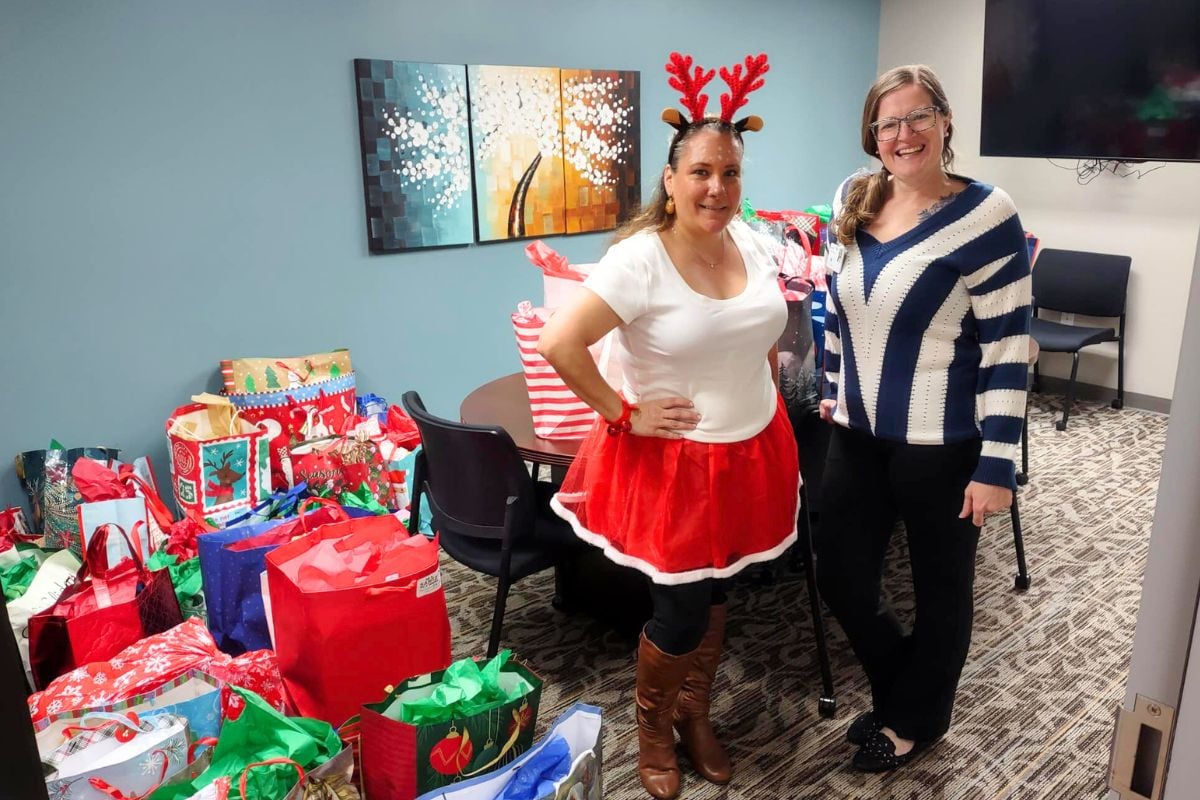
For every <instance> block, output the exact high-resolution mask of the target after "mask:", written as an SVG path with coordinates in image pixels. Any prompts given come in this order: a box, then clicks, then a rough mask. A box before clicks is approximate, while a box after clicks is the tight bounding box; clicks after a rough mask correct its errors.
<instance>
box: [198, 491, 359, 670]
mask: <svg viewBox="0 0 1200 800" xmlns="http://www.w3.org/2000/svg"><path fill="white" fill-rule="evenodd" d="M305 504H306V506H305V508H307V507H308V505H316V503H315V502H314V501H313V499H312V498H310V499H309V500H306V501H305ZM359 515H362V516H369V512H360V511H357V510H356V511H354V512H352V513H351V512H348V511H346V510H344V509H342V508H341V507H339V506H338V505H337V504H336V503H332V502H325V501H322V503H321V504H320V507H319V508H317V509H316V510H315V511H311V512H307V513H304V512H302V513H301V515H300V516H299V517H298V518H294V519H289V520H269V521H267V522H261V523H258V524H255V525H242V526H238V527H235V528H226V529H224V530H220V531H213V532H211V533H205V534H202V535H201V536H200V537H199V545H200V570H201V573H202V575H203V587H204V598H205V606H206V608H207V611H208V629H209V630H210V631H212V635H213V638H214V639H215V640H216V642H217V646H218V647H220V648H221V650H223V651H224V652H226V653H229V654H230V655H238V654H240V653H244V652H246V651H247V650H260V649H264V648H270V647H271V638H270V635H269V634H268V631H267V617H266V612H265V610H264V608H263V595H262V589H261V584H260V581H259V576H260V575H261V574H262V572H263V570H264V569H266V559H267V553H269V552H271V551H272V550H274V549H275V548H277V547H279V546H280V545H282V544H286V543H287V542H290V541H291V540H292V539H294V538H295V537H297V536H300V535H303V534H305V533H307V532H308V531H310V530H315V529H316V528H318V527H319V526H321V525H325V524H327V523H330V522H339V521H342V520H345V519H348V518H349V517H350V516H359Z"/></svg>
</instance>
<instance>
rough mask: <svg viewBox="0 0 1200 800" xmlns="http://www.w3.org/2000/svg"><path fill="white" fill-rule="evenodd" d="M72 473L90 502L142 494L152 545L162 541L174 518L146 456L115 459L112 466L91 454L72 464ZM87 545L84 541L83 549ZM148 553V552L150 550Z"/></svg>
mask: <svg viewBox="0 0 1200 800" xmlns="http://www.w3.org/2000/svg"><path fill="white" fill-rule="evenodd" d="M71 477H72V478H73V479H74V480H75V487H76V489H77V491H78V492H79V495H80V496H81V497H82V498H83V500H84V501H85V502H87V503H98V502H101V501H104V500H120V499H123V498H133V497H140V498H142V500H143V501H144V502H145V504H146V522H147V526H148V528H147V530H148V535H149V540H150V543H151V545H152V547H158V546H159V544H161V543H162V540H163V539H164V538H165V536H166V531H167V529H168V528H170V527H171V525H172V524H173V523H174V521H175V518H174V517H173V516H172V515H171V511H170V510H169V509H168V508H167V506H166V504H165V503H163V501H162V497H161V496H160V495H159V492H158V484H157V483H155V481H154V470H153V469H152V468H151V466H150V459H149V458H147V457H146V456H142V457H141V458H138V459H134V462H133V463H132V464H122V463H121V462H115V463H114V464H112V465H111V468H110V467H105V466H103V465H101V464H99V463H98V462H95V461H93V460H91V459H90V458H81V459H79V460H78V461H76V462H75V464H74V466H72V467H71ZM109 521H112V522H117V523H118V524H122V525H125V526H126V527H125V530H129V525H130V524H131V523H129V522H127V521H126V522H122V521H120V520H109ZM93 527H94V524H93ZM85 532H86V531H85ZM86 548H87V545H86V544H85V545H84V549H86ZM146 555H149V551H147V553H146Z"/></svg>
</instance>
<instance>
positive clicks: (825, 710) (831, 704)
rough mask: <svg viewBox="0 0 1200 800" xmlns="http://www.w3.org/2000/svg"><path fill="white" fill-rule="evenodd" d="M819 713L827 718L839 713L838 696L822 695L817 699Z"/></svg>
mask: <svg viewBox="0 0 1200 800" xmlns="http://www.w3.org/2000/svg"><path fill="white" fill-rule="evenodd" d="M817 713H819V714H820V715H821V716H822V717H824V718H825V719H833V717H834V715H835V714H836V713H837V698H835V697H822V698H821V699H819V700H818V701H817Z"/></svg>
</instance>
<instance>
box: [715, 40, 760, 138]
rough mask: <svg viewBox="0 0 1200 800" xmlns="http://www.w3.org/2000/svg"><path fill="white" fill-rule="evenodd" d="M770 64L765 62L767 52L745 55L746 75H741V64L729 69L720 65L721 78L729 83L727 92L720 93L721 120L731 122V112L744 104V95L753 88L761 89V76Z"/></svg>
mask: <svg viewBox="0 0 1200 800" xmlns="http://www.w3.org/2000/svg"><path fill="white" fill-rule="evenodd" d="M770 68H771V66H770V65H769V64H768V63H767V54H766V53H759V54H758V55H757V56H746V75H745V77H743V76H742V65H741V64H735V65H734V67H733V70H732V71H730V70H728V69H726V68H725V67H721V80H723V81H725V83H727V84H729V93H728V94H722V95H721V121H722V122H730V123H732V122H733V114H734V112H736V111H737V110H738V109H739V108H741V107H742V106H744V105H746V95H748V94H750V93H751V92H753V91H754V90H755V89H761V88H762V85H763V79H762V76H763V75H765V74H766V72H767V70H769V69H770Z"/></svg>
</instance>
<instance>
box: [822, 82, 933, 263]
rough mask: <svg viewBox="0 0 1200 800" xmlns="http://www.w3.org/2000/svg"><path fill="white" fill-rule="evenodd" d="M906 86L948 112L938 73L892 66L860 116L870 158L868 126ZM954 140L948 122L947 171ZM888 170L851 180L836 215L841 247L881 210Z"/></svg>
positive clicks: (871, 144)
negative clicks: (886, 100)
mask: <svg viewBox="0 0 1200 800" xmlns="http://www.w3.org/2000/svg"><path fill="white" fill-rule="evenodd" d="M905 86H920V87H921V88H922V89H924V90H925V91H926V92H928V93H929V97H930V98H931V99H932V100H933V104H934V105H935V106H936V107H937V110H938V111H940V112H942V114H943V115H948V114H949V113H950V102H949V101H948V100H947V99H946V90H945V89H943V88H942V82H941V81H940V80H939V79H938V76H937V73H935V72H934V71H933V70H932V69H930V68H929V67H927V66H925V65H924V64H907V65H905V66H903V67H894V68H893V69H889V70H888V71H887V72H885V73H883V74H882V75H880V76H879V77H878V78H877V79H876V80H875V83H874V84H872V85H871V90H870V91H869V92H867V99H866V101H865V102H864V103H863V113H862V128H861V134H862V149H863V152H864V153H866V154H867V155H869V156H877V155H878V153H879V151H878V148H877V147H876V145H875V134H874V133H872V131H871V123H872V122H874V121H875V115H876V114H877V113H878V112H879V102H880V101H881V100H883V96H884V95H886V94H888V93H889V92H893V91H895V90H896V89H902V88H904V87H905ZM953 137H954V123H953V122H951V123H950V125H949V126H948V128H947V130H946V138H945V139H944V140H943V142H942V168H943V169H949V167H950V165H951V164H952V163H953V162H954V151H953V150H952V149H951V148H950V140H951V139H952V138H953ZM887 184H888V171H887V168H886V167H882V168H880V170H879V171H878V172H874V173H871V174H869V175H859V176H856V177H854V178H851V179H850V186H849V188H848V189H847V191H846V199H845V200H844V201H842V207H841V210H840V211H838V215H837V238H838V241H840V242H841V243H842V244H850V243H851V242H853V241H854V234H855V232H856V231H857V230H858V228H859V226H861V225H868V224H870V222H871V220H873V219H875V215H876V214H878V213H879V209H881V208H883V201H884V200H885V199H887Z"/></svg>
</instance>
